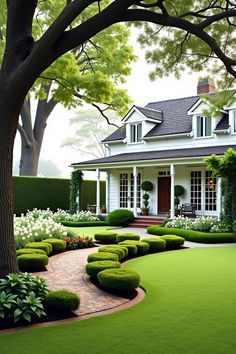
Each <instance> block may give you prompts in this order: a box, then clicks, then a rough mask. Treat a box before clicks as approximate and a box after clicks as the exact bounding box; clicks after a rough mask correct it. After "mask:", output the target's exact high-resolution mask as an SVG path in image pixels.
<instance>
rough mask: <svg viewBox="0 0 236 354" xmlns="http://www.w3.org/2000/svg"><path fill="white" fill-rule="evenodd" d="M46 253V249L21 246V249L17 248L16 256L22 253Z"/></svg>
mask: <svg viewBox="0 0 236 354" xmlns="http://www.w3.org/2000/svg"><path fill="white" fill-rule="evenodd" d="M34 253H36V254H46V252H45V251H44V250H40V249H36V248H21V249H20V250H16V256H17V257H18V256H20V255H22V254H34Z"/></svg>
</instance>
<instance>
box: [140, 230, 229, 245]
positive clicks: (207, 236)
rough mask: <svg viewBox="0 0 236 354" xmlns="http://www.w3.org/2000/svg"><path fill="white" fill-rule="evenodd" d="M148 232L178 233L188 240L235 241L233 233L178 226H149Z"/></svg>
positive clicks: (205, 241)
mask: <svg viewBox="0 0 236 354" xmlns="http://www.w3.org/2000/svg"><path fill="white" fill-rule="evenodd" d="M147 232H148V233H149V234H153V235H159V236H162V235H177V236H181V237H183V238H184V239H185V240H186V241H192V242H200V243H228V242H235V241H234V234H233V233H223V232H222V233H214V232H200V231H195V230H185V229H177V228H168V227H161V226H149V227H148V228H147Z"/></svg>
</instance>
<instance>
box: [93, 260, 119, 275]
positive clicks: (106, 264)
mask: <svg viewBox="0 0 236 354" xmlns="http://www.w3.org/2000/svg"><path fill="white" fill-rule="evenodd" d="M110 268H112V269H113V268H121V264H120V263H119V262H114V261H96V262H91V263H87V264H86V273H87V274H88V275H89V276H90V277H96V276H97V274H98V273H99V272H101V271H102V270H105V269H110Z"/></svg>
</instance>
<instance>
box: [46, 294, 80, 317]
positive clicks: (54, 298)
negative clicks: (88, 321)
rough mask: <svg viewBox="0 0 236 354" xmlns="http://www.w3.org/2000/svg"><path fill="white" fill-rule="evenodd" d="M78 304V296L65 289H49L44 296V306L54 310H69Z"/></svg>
mask: <svg viewBox="0 0 236 354" xmlns="http://www.w3.org/2000/svg"><path fill="white" fill-rule="evenodd" d="M79 305H80V298H79V296H78V295H77V294H75V293H72V292H71V291H67V290H56V291H49V293H48V294H47V295H46V298H45V306H46V308H47V309H50V310H54V311H60V312H71V311H75V310H77V309H78V308H79Z"/></svg>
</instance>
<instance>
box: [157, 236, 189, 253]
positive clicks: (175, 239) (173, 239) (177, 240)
mask: <svg viewBox="0 0 236 354" xmlns="http://www.w3.org/2000/svg"><path fill="white" fill-rule="evenodd" d="M161 238H162V239H163V240H165V242H166V248H167V249H170V250H173V249H177V248H180V247H181V246H183V244H184V241H185V239H184V238H183V237H180V236H176V235H165V236H161Z"/></svg>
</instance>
